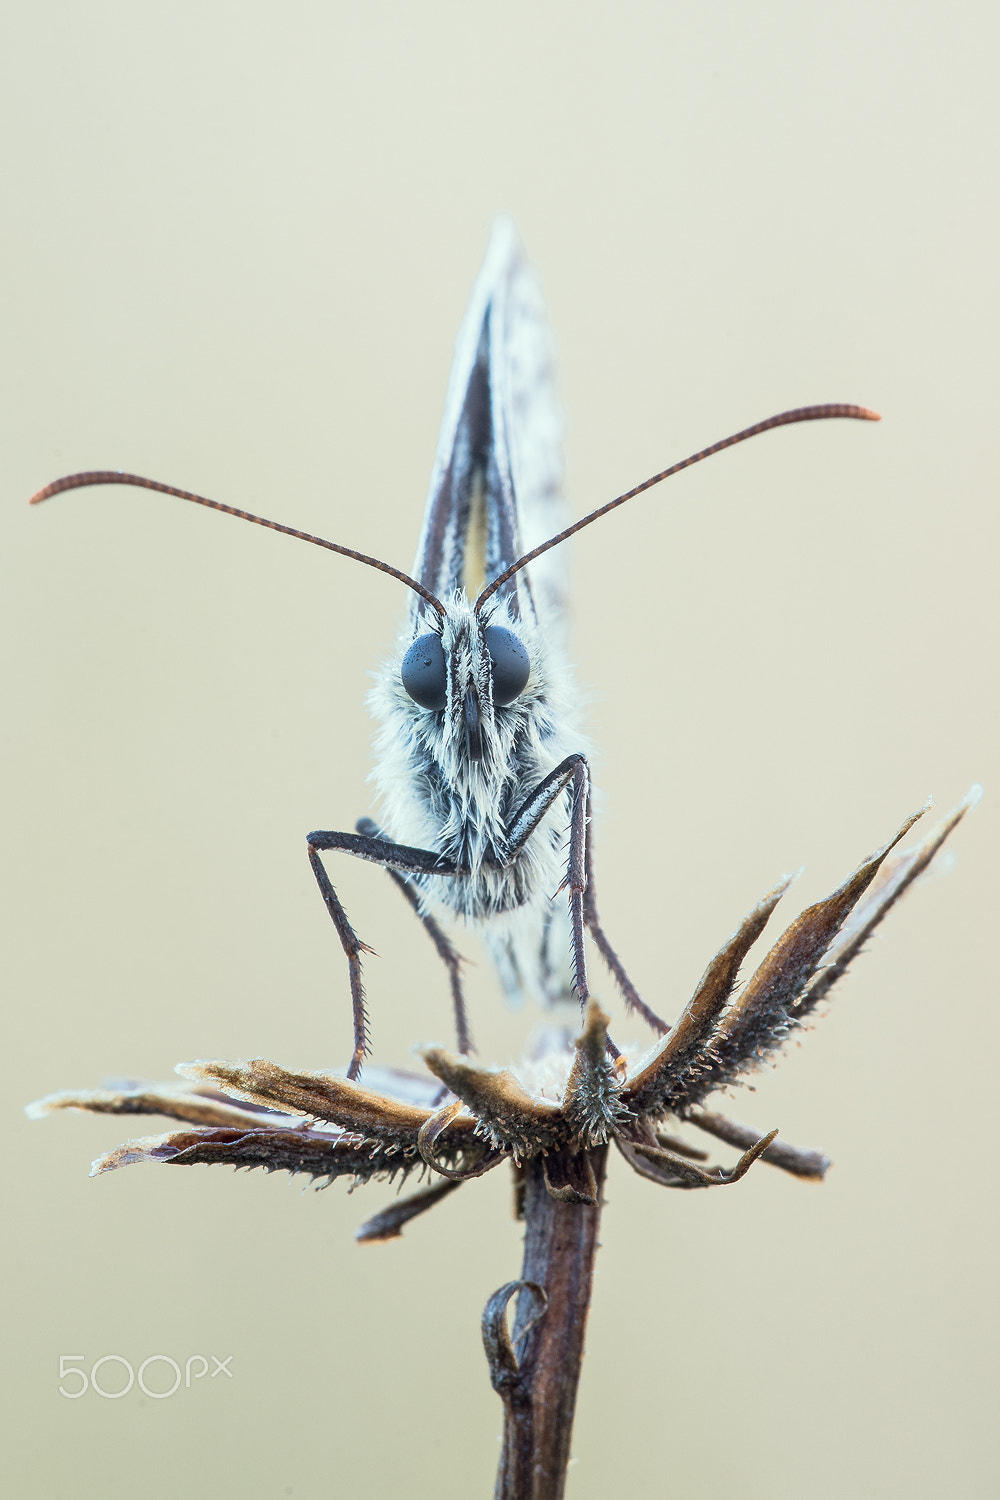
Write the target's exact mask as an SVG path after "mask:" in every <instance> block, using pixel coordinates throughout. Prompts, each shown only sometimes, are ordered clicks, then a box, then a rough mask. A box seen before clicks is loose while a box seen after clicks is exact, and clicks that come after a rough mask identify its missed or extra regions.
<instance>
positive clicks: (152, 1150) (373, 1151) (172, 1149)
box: [91, 1127, 422, 1182]
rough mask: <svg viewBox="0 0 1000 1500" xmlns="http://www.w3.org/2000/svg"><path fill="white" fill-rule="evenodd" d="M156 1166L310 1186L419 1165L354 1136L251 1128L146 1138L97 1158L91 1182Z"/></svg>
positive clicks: (408, 1154)
mask: <svg viewBox="0 0 1000 1500" xmlns="http://www.w3.org/2000/svg"><path fill="white" fill-rule="evenodd" d="M141 1161H156V1162H163V1163H166V1164H167V1165H168V1166H181V1167H192V1166H205V1165H212V1164H218V1163H222V1164H224V1165H227V1166H231V1167H263V1168H264V1170H265V1171H267V1172H291V1173H305V1174H306V1175H307V1176H308V1177H311V1178H312V1179H313V1180H315V1179H317V1178H320V1177H325V1178H327V1180H328V1181H331V1182H332V1181H333V1180H334V1179H335V1178H337V1177H345V1176H350V1177H353V1178H354V1179H355V1181H356V1182H371V1181H372V1180H373V1179H375V1178H390V1179H391V1178H393V1177H396V1176H398V1175H399V1174H402V1175H403V1176H404V1177H405V1176H407V1175H408V1174H409V1173H410V1172H412V1171H413V1170H414V1169H416V1168H420V1167H421V1166H422V1163H421V1161H420V1158H419V1157H418V1156H417V1153H416V1150H415V1149H411V1150H409V1151H397V1152H392V1153H389V1152H386V1151H382V1150H380V1149H379V1147H378V1145H377V1144H375V1143H373V1142H371V1141H364V1140H361V1139H359V1138H358V1137H356V1136H348V1135H341V1134H338V1135H331V1134H329V1133H324V1132H322V1131H318V1130H316V1131H312V1130H296V1129H274V1128H270V1127H269V1128H266V1129H260V1128H256V1129H254V1128H251V1129H249V1130H247V1129H244V1130H224V1129H203V1130H185V1131H174V1132H172V1133H171V1134H169V1135H161V1136H145V1137H143V1138H141V1139H139V1140H134V1141H126V1142H125V1143H124V1145H122V1146H119V1147H117V1148H116V1149H115V1150H114V1151H110V1152H108V1154H107V1155H106V1156H103V1157H99V1158H98V1160H97V1161H95V1163H94V1165H93V1168H92V1169H91V1176H97V1175H98V1174H99V1173H101V1172H108V1171H112V1170H113V1169H114V1168H116V1167H126V1166H133V1165H134V1164H135V1163H137V1162H141Z"/></svg>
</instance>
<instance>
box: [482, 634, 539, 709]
mask: <svg viewBox="0 0 1000 1500" xmlns="http://www.w3.org/2000/svg"><path fill="white" fill-rule="evenodd" d="M483 634H484V635H485V637H486V649H487V651H488V652H489V653H490V660H491V661H492V663H493V702H494V703H495V704H496V706H497V707H498V708H507V706H508V705H509V704H511V703H513V702H514V700H515V699H516V698H519V697H520V696H521V694H522V693H523V692H524V685H525V683H526V682H527V680H528V674H529V672H530V671H531V658H530V657H529V656H528V653H527V651H525V649H524V647H523V646H522V644H521V642H520V641H519V640H518V638H517V636H516V635H515V634H514V632H513V631H512V630H505V629H504V628H503V626H502V625H487V627H486V629H485V631H484V632H483Z"/></svg>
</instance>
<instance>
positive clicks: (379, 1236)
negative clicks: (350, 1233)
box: [354, 1182, 461, 1245]
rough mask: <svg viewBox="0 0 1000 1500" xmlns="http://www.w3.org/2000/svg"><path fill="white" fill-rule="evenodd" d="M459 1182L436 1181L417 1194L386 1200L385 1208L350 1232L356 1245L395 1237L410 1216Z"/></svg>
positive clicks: (450, 1191) (436, 1199) (456, 1186)
mask: <svg viewBox="0 0 1000 1500" xmlns="http://www.w3.org/2000/svg"><path fill="white" fill-rule="evenodd" d="M460 1185H461V1184H460V1183H458V1182H438V1183H435V1185H434V1186H433V1187H429V1188H423V1189H421V1191H420V1192H419V1193H413V1194H411V1196H410V1197H409V1198H397V1200H396V1202H395V1203H390V1205H389V1207H388V1208H383V1209H382V1210H381V1212H380V1213H377V1214H372V1216H371V1218H370V1219H366V1220H365V1222H364V1223H363V1224H362V1225H361V1226H360V1228H358V1229H356V1230H355V1231H354V1238H355V1239H356V1240H357V1242H358V1244H359V1245H373V1244H376V1243H380V1242H382V1241H384V1240H398V1239H399V1237H400V1235H401V1234H402V1232H403V1227H404V1225H406V1224H409V1222H410V1220H411V1219H415V1218H417V1216H418V1215H419V1214H424V1213H426V1212H427V1210H428V1209H429V1208H433V1207H434V1206H435V1204H437V1203H440V1202H441V1199H442V1198H447V1196H448V1194H449V1193H453V1192H454V1191H455V1189H456V1188H458V1187H459V1186H460Z"/></svg>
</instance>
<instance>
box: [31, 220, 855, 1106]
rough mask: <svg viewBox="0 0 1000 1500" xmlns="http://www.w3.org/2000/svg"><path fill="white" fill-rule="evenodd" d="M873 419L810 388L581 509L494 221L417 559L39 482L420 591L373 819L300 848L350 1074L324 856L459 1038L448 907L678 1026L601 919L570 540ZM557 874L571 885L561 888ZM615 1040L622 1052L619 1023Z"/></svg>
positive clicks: (512, 952)
mask: <svg viewBox="0 0 1000 1500" xmlns="http://www.w3.org/2000/svg"><path fill="white" fill-rule="evenodd" d="M832 417H850V418H858V419H861V420H868V421H871V420H877V416H876V413H874V412H871V411H868V410H867V409H866V408H864V407H859V406H849V405H824V406H807V407H797V408H795V409H794V410H791V411H785V412H781V413H779V414H778V415H777V416H774V417H769V418H767V419H766V420H764V421H762V422H758V423H755V424H754V425H753V426H752V427H746V428H743V429H742V430H741V431H739V432H737V433H734V434H733V435H732V436H730V437H727V438H724V439H722V440H721V441H720V442H717V443H713V444H711V445H710V446H709V447H707V448H702V449H700V450H699V451H698V452H697V453H693V454H691V455H690V456H689V457H688V458H685V459H682V460H681V461H680V462H678V463H675V464H672V465H671V466H670V467H669V468H667V469H664V470H663V471H662V472H661V473H659V474H655V475H653V476H652V477H651V478H649V479H647V480H645V481H644V482H643V483H642V484H639V485H637V486H635V487H634V488H633V489H631V490H627V491H626V492H625V493H624V494H622V495H618V496H617V497H616V498H615V499H613V500H610V501H608V502H607V503H606V504H604V505H601V506H599V507H598V508H597V509H596V510H592V511H590V512H589V513H588V514H586V515H585V516H583V518H582V519H581V520H579V521H576V522H573V523H569V524H567V516H566V512H565V509H564V504H563V500H562V467H561V433H562V424H561V418H560V415H559V408H558V404H557V401H556V399H555V393H554V380H553V354H552V343H551V336H550V334H549V331H548V325H547V323H546V320H545V316H544V309H543V306H542V302H541V297H540V293H539V288H538V284H537V280H536V277H535V275H534V273H533V272H532V270H531V269H530V267H529V266H528V265H527V263H526V261H525V259H524V255H523V253H522V251H521V248H520V245H519V243H518V240H517V236H516V234H515V232H514V230H513V227H512V226H511V225H510V223H509V222H507V221H506V220H501V221H498V223H497V224H496V226H495V228H494V231H493V235H492V238H491V241H490V245H489V249H488V251H487V255H486V260H485V262H484V265H483V268H482V270H481V272H480V274H479V277H478V279H477V281H476V284H475V287H474V288H473V293H472V297H471V300H470V303H469V307H468V311H467V312H466V315H465V318H464V320H463V323H462V326H461V329H460V331H459V334H458V338H457V340H456V345H455V358H454V363H453V366H452V372H451V378H450V380H449V385H448V393H447V398H446V401H445V413H444V420H443V422H442V426H441V434H440V437H439V440H438V447H437V453H436V456H435V460H434V467H433V470H432V473H431V482H430V487H429V490H428V494H427V499H426V502H425V506H424V516H423V526H422V529H421V533H420V539H419V542H418V545H417V554H416V559H415V561H414V564H413V572H412V574H408V573H404V572H402V571H401V570H400V569H398V568H395V567H393V566H391V565H390V564H388V563H385V562H383V561H381V560H380V559H379V558H375V557H371V556H369V555H368V554H366V553H363V552H358V551H355V550H354V549H353V548H351V547H348V546H345V545H344V544H343V543H341V542H332V541H328V540H326V539H325V538H322V537H317V536H313V535H311V534H310V533H308V532H303V531H299V530H297V529H296V528H295V527H292V526H287V525H284V524H282V523H279V522H275V521H269V520H266V519H264V518H263V517H261V516H256V515H252V514H250V513H249V512H247V511H244V510H240V509H239V508H237V507H236V506H231V505H226V504H223V503H221V502H219V501H216V500H209V499H206V498H205V497H204V496H202V495H196V494H194V493H193V492H191V491H190V490H183V489H177V488H175V487H174V486H172V485H168V484H164V483H161V482H160V481H158V480H150V479H144V478H142V477H141V476H139V475H135V474H126V473H123V472H122V471H120V470H96V471H88V472H86V473H81V474H71V475H69V476H67V477H66V478H64V479H57V480H55V481H54V483H52V484H49V485H47V486H46V487H45V488H44V489H42V490H40V491H39V492H38V494H37V495H35V496H33V497H32V498H33V502H36V501H39V500H45V499H47V498H49V496H51V495H55V494H59V493H60V492H62V491H64V490H70V489H79V488H82V487H85V486H87V485H94V484H125V485H133V486H136V487H140V488H145V489H152V490H157V491H159V492H161V493H163V494H168V495H174V496H176V497H178V498H179V499H184V500H190V501H193V502H195V503H196V504H199V505H204V506H207V507H209V508H210V509H213V510H219V511H223V512H224V513H226V514H228V515H234V516H237V517H238V518H240V519H243V520H247V521H252V522H254V523H255V524H257V525H262V526H266V527H268V528H270V529H271V530H273V531H279V532H283V533H285V534H286V535H289V536H294V537H297V538H299V539H300V540H304V541H308V542H312V543H314V544H315V545H317V546H320V547H324V548H326V549H327V550H328V551H331V552H337V553H340V554H341V555H342V556H346V557H349V558H352V559H353V560H354V561H356V562H360V563H364V564H365V565H366V566H368V567H371V568H375V569H378V570H379V571H380V572H383V573H387V574H389V575H390V576H391V577H393V578H396V579H397V580H398V581H399V582H401V583H403V584H404V585H405V586H406V587H407V588H408V590H409V591H410V606H409V610H408V613H407V615H406V618H405V621H404V624H403V628H402V630H401V633H400V636H399V639H398V641H397V646H396V651H395V653H394V654H393V655H392V657H391V658H390V659H389V660H388V661H387V662H385V663H384V664H383V666H382V669H381V671H380V672H379V674H378V677H377V679H376V686H375V687H374V689H373V691H372V693H371V695H370V704H371V708H372V710H373V712H374V715H375V717H376V719H377V720H378V721H379V729H378V732H377V734H376V738H375V769H374V771H373V773H372V777H371V779H372V781H373V782H374V784H375V790H376V796H377V803H378V812H379V821H378V823H376V822H374V821H372V819H370V818H362V819H360V821H359V822H358V824H357V827H356V831H355V832H353V833H346V832H330V831H323V830H317V831H316V832H313V833H310V834H309V835H308V836H307V853H308V857H309V862H310V865H311V867H312V870H313V873H314V875H315V877H316V882H317V884H318V886H319V889H320V893H321V895H322V897H323V901H324V904H325V906H326V908H327V911H328V913H329V916H330V918H331V920H332V921H333V924H334V928H335V930H336V933H337V936H338V938H339V940H340V943H341V945H342V947H343V950H344V954H345V956H346V959H347V964H348V974H349V980H350V990H351V1002H352V1010H353V1022H354V1051H353V1054H352V1057H351V1062H350V1066H349V1067H348V1070H347V1075H348V1077H349V1078H356V1077H357V1076H358V1074H359V1072H360V1070H361V1065H362V1062H363V1060H364V1058H365V1056H366V1054H367V1052H368V1048H369V1042H368V1021H367V1014H366V1009H365V995H364V987H363V984H362V976H361V955H362V954H363V953H365V952H370V951H371V950H370V949H368V948H367V946H366V944H364V943H363V942H362V941H361V939H360V938H359V937H358V935H357V934H356V933H355V931H354V929H353V927H352V926H351V923H350V921H349V919H348V917H347V913H346V912H345V910H344V907H343V905H342V904H341V901H340V898H339V897H338V895H337V893H336V891H335V889H334V886H333V884H332V882H331V880H330V876H329V874H328V872H327V869H326V865H325V862H324V859H323V855H325V854H329V853H332V852H341V853H346V854H351V855H353V856H355V857H357V858H360V859H364V860H368V861H370V862H372V863H374V864H378V865H380V866H382V867H383V868H384V869H386V870H387V871H388V873H389V875H390V876H391V878H392V879H393V880H394V881H395V883H396V884H397V885H398V886H399V888H400V889H401V891H402V893H403V894H404V896H405V897H406V899H407V901H408V902H409V904H410V905H411V906H412V907H413V908H414V910H415V911H416V912H417V914H418V916H419V917H420V920H421V921H422V922H423V925H424V927H425V929H426V931H427V933H428V936H429V937H430V938H431V940H432V942H433V944H434V946H435V948H436V949H437V952H438V954H439V955H440V957H441V959H442V960H443V962H444V964H445V966H446V968H447V972H448V975H449V983H450V988H451V997H452V1002H453V1006H454V1012H455V1023H456V1030H457V1034H458V1046H459V1050H460V1052H463V1053H467V1052H469V1051H470V1050H471V1049H472V1040H471V1035H470V1032H469V1027H468V1023H467V1019H466V1013H465V1002H464V998H463V994H462V983H461V975H460V959H459V955H458V954H457V952H456V951H455V949H454V948H453V946H452V944H451V941H450V939H449V938H448V936H447V934H446V933H445V931H444V930H443V929H442V927H441V926H440V923H439V918H441V917H445V918H457V919H459V920H460V921H462V922H465V923H467V924H469V925H471V926H473V927H474V928H475V929H476V930H477V932H478V933H479V935H480V937H481V938H482V939H483V941H484V943H485V945H486V947H487V949H488V951H489V952H490V954H491V956H492V958H493V960H494V962H495V964H496V968H497V971H498V974H499V976H500V978H501V981H502V983H503V986H504V988H505V990H506V991H507V993H508V995H509V996H511V997H515V998H517V997H522V996H525V995H532V996H534V997H535V998H537V999H539V1000H541V1001H543V1002H548V1001H553V1000H556V999H559V998H561V997H564V996H567V995H569V994H574V993H575V995H576V997H577V999H578V1000H579V1001H580V1004H581V1006H582V1007H584V1008H586V1006H587V1002H588V999H589V996H590V989H589V980H588V975H587V945H588V942H590V943H593V945H594V946H595V947H596V948H597V950H598V952H599V953H600V955H601V958H602V959H603V961H604V963H605V964H606V966H607V968H608V969H609V971H610V973H611V975H612V977H613V979H614V981H615V983H616V985H617V987H618V989H619V991H620V993H621V995H622V998H623V1000H624V1002H625V1005H626V1007H627V1008H628V1009H629V1010H630V1011H632V1012H633V1013H635V1014H638V1015H640V1016H641V1017H642V1018H643V1019H645V1020H646V1021H647V1022H648V1023H649V1025H650V1026H652V1028H653V1029H654V1030H655V1031H658V1032H661V1033H662V1032H664V1031H665V1030H666V1029H667V1028H666V1027H665V1025H664V1023H663V1022H662V1021H661V1020H660V1019H659V1017H658V1016H657V1015H656V1014H655V1012H654V1011H652V1010H651V1009H650V1008H649V1007H648V1006H647V1005H646V1004H645V1003H644V1001H643V1000H642V999H641V998H640V996H639V994H638V993H637V991H636V989H635V986H634V985H633V984H632V982H631V980H630V979H629V977H628V975H627V973H626V972H625V969H624V967H623V965H622V963H621V961H620V960H619V958H618V956H617V954H616V953H615V951H614V949H613V948H612V947H611V944H610V943H609V941H608V938H607V935H606V934H605V932H604V929H603V927H602V925H601V922H600V918H599V915H598V910H597V903H596V896H595V891H594V870H593V842H592V838H591V829H590V823H591V782H590V766H589V753H588V748H587V745H586V743H585V741H584V739H583V737H582V734H581V730H580V724H579V706H580V694H579V691H578V689H577V688H576V685H575V683H574V680H573V677H572V673H571V671H570V668H569V666H568V663H567V658H566V653H565V603H566V581H565V576H564V572H563V557H564V549H561V547H560V544H561V543H562V542H564V541H565V540H566V539H567V538H568V537H569V536H571V535H573V534H574V533H575V532H577V531H580V530H582V529H583V528H584V527H586V526H589V525H591V524H592V523H593V522H594V521H597V520H599V519H600V518H601V517H602V516H604V515H606V514H608V513H609V512H610V511H612V510H614V509H615V508H616V507H617V506H619V505H623V504H624V503H625V502H626V501H628V500H631V499H633V498H634V497H635V496H636V495H639V494H641V493H642V492H643V491H645V490H647V489H649V488H651V487H652V486H653V485H655V484H658V483H659V482H660V481H661V480H663V479H667V478H669V477H670V476H671V475H673V474H677V473H679V472H680V471H681V470H683V469H685V468H688V467H690V466H691V465H692V464H695V463H698V462H700V461H701V460H702V459H704V458H708V457H710V456H711V455H712V454H714V453H718V452H721V451H722V450H723V449H725V448H729V447H733V446H734V445H735V444H737V443H741V442H744V441H745V440H746V439H748V438H751V437H755V436H757V435H758V434H760V433H763V432H767V431H770V430H771V429H772V428H775V427H783V426H788V425H791V424H793V423H797V422H808V421H816V420H821V419H825V418H832ZM563 892H565V899H562V900H558V901H557V900H555V899H554V898H555V897H556V896H557V895H560V894H561V893H563ZM607 1045H608V1049H609V1050H610V1051H611V1052H612V1054H614V1055H616V1056H617V1049H616V1048H615V1047H614V1044H613V1042H611V1041H610V1039H608V1042H607Z"/></svg>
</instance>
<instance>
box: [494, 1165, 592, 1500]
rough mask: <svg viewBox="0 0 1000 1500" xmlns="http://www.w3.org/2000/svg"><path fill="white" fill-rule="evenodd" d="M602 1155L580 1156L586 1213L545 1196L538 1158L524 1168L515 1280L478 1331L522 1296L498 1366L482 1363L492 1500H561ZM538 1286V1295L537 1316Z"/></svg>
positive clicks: (588, 1287) (503, 1340) (578, 1206)
mask: <svg viewBox="0 0 1000 1500" xmlns="http://www.w3.org/2000/svg"><path fill="white" fill-rule="evenodd" d="M607 1150H608V1148H607V1146H600V1147H597V1148H596V1149H594V1150H592V1151H589V1152H588V1153H587V1156H588V1158H589V1162H590V1168H591V1170H592V1171H593V1174H594V1180H595V1181H596V1185H597V1193H596V1197H597V1202H596V1204H593V1205H590V1204H586V1203H567V1202H560V1201H559V1200H557V1199H556V1198H553V1197H552V1196H551V1195H550V1193H549V1191H548V1190H547V1188H546V1186H545V1178H544V1169H543V1165H542V1158H541V1157H535V1158H534V1159H532V1160H531V1161H529V1162H527V1163H526V1164H525V1169H524V1173H525V1177H524V1221H525V1227H524V1261H523V1265H522V1268H521V1281H520V1282H512V1283H510V1285H509V1287H505V1288H502V1289H501V1291H500V1292H498V1293H497V1294H496V1296H495V1297H494V1298H492V1299H491V1301H490V1303H489V1304H488V1305H487V1312H486V1315H485V1316H484V1325H483V1326H484V1337H487V1320H488V1319H489V1317H490V1314H491V1309H493V1317H494V1327H495V1328H496V1327H497V1326H498V1325H497V1322H496V1320H498V1319H499V1320H500V1322H501V1323H502V1319H503V1316H504V1311H503V1310H504V1308H505V1307H506V1303H507V1301H509V1300H510V1297H511V1296H512V1295H513V1294H514V1292H515V1291H516V1290H518V1288H522V1295H520V1296H519V1297H518V1304H517V1315H516V1318H515V1320H514V1331H513V1335H512V1338H511V1340H510V1341H507V1339H506V1330H505V1327H504V1328H502V1329H501V1330H500V1331H499V1340H500V1342H501V1343H502V1344H503V1346H504V1351H505V1352H502V1353H501V1356H500V1359H499V1362H497V1361H496V1360H495V1359H494V1357H493V1355H492V1354H491V1356H490V1363H491V1375H492V1378H493V1384H494V1388H495V1389H496V1390H497V1391H498V1392H499V1394H500V1396H501V1398H502V1399H503V1403H504V1432H503V1451H502V1454H501V1457H500V1467H499V1469H498V1471H497V1482H496V1489H495V1491H494V1500H562V1496H563V1494H564V1491H565V1486H566V1466H567V1464H568V1462H569V1448H570V1438H571V1436H572V1432H573V1412H574V1409H575V1407H576V1390H577V1386H578V1384H579V1380H580V1366H581V1363H582V1360H583V1344H584V1334H585V1331H586V1326H587V1310H588V1308H589V1306H590V1293H591V1284H592V1280H593V1271H594V1257H595V1255H596V1253H597V1231H598V1226H599V1224H600V1217H601V1196H602V1188H603V1184H604V1169H605V1164H606V1161H607ZM525 1283H527V1284H528V1285H527V1286H525V1285H524V1284H525ZM537 1288H541V1289H542V1291H543V1292H544V1294H545V1297H544V1309H542V1306H541V1304H542V1301H543V1299H542V1298H540V1297H539V1295H538V1292H537ZM487 1352H488V1353H490V1344H489V1340H488V1339H487ZM518 1355H519V1356H520V1357H519V1358H518V1357H517V1356H518ZM500 1366H502V1369H501V1368H500Z"/></svg>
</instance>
